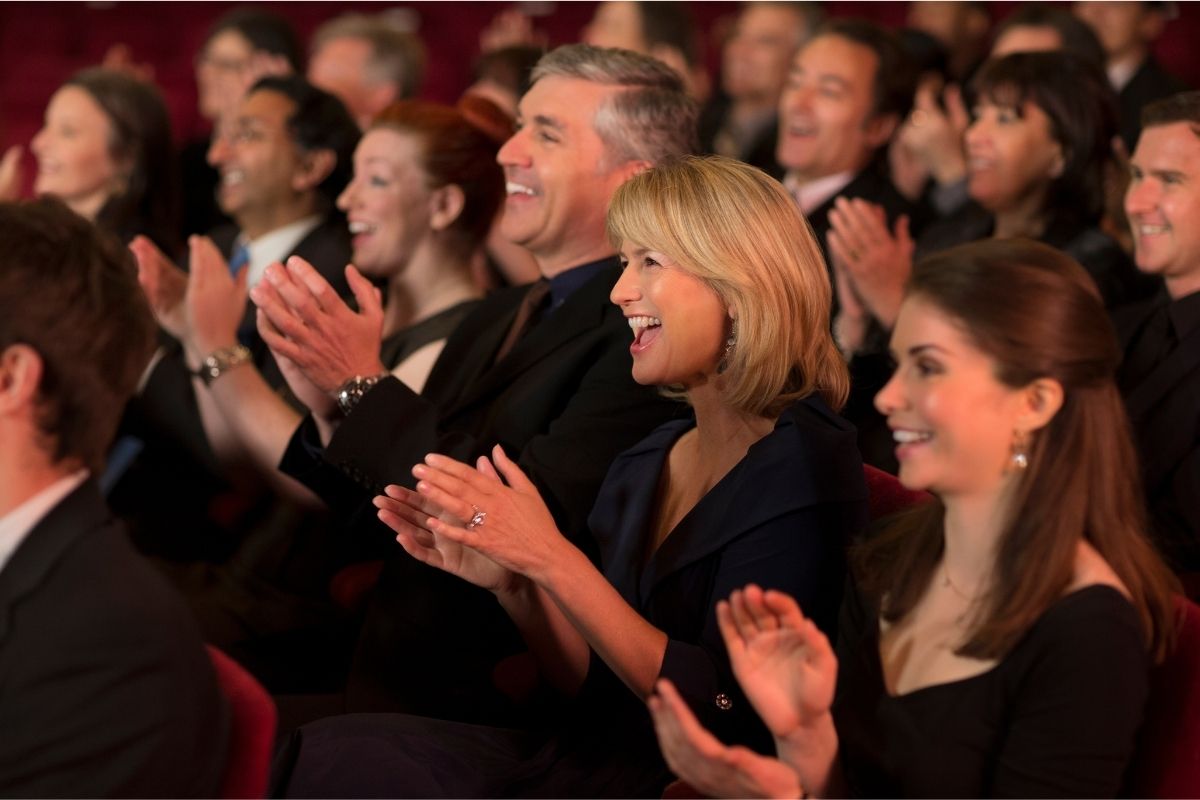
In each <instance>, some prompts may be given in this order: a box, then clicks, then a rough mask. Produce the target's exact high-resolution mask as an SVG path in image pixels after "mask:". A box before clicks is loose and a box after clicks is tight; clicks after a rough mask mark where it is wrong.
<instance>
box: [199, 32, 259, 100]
mask: <svg viewBox="0 0 1200 800" xmlns="http://www.w3.org/2000/svg"><path fill="white" fill-rule="evenodd" d="M253 56H254V47H253V45H251V44H250V40H249V39H247V38H246V37H245V36H242V35H241V34H240V33H238V32H237V31H235V30H233V29H231V28H230V29H226V30H223V31H221V32H220V33H218V34H217V35H216V36H213V37H212V38H211V39H209V40H208V42H207V43H206V44H205V45H204V49H203V50H201V52H200V55H199V56H198V57H197V58H196V91H197V94H198V98H197V100H198V104H199V108H200V114H201V115H202V116H203V117H204V118H205V119H208V120H217V119H219V118H221V117H222V116H225V115H227V114H231V113H233V111H234V110H235V109H236V108H237V104H238V101H240V100H241V99H242V95H243V94H245V93H246V89H247V88H249V82H250V80H251V74H252V70H251V61H252V59H253Z"/></svg>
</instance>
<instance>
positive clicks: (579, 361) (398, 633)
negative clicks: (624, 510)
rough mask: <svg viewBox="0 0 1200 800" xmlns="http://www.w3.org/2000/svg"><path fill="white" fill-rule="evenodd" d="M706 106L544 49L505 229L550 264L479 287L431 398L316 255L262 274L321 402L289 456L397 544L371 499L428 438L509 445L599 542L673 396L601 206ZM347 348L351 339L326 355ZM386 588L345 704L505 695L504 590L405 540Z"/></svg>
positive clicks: (606, 57) (619, 56)
mask: <svg viewBox="0 0 1200 800" xmlns="http://www.w3.org/2000/svg"><path fill="white" fill-rule="evenodd" d="M695 114H696V112H695V105H694V103H693V102H692V101H691V100H689V99H688V98H687V96H686V94H685V93H684V91H683V86H682V82H681V81H680V79H679V77H678V76H677V75H676V74H675V73H674V72H673V71H671V70H670V69H669V68H667V67H666V66H665V65H663V64H661V63H660V62H658V61H656V60H654V59H652V58H649V57H646V56H642V55H638V54H636V53H632V52H629V51H625V50H614V49H600V48H594V47H589V46H587V45H569V46H566V47H561V48H559V49H557V50H554V51H552V52H551V53H549V54H547V55H546V56H545V57H544V58H543V59H542V60H541V62H540V63H539V64H538V66H537V68H536V69H535V70H534V73H533V85H532V87H531V88H530V89H529V91H528V92H526V94H525V96H524V97H523V98H522V99H521V103H520V121H521V123H522V124H521V126H520V129H519V131H518V132H517V133H516V134H515V135H514V136H513V137H512V138H511V139H509V141H508V142H507V143H506V144H505V145H504V146H503V147H502V148H501V150H500V152H499V154H498V160H499V162H500V164H501V165H502V166H503V167H504V172H505V175H506V178H507V186H508V200H507V202H506V205H505V210H504V218H503V221H502V223H501V232H502V234H503V235H504V236H505V237H506V238H508V239H509V240H510V241H512V242H515V243H517V244H520V245H521V246H523V247H525V248H526V249H528V250H529V251H530V252H531V253H532V254H533V256H534V257H535V259H536V260H537V262H538V265H539V267H540V269H541V273H542V276H543V278H544V280H542V281H539V282H538V283H535V284H533V285H530V286H522V287H517V288H513V289H510V290H507V291H504V292H500V293H497V294H495V295H493V296H492V297H489V298H487V299H485V300H484V301H483V302H482V303H481V304H480V306H479V308H478V309H477V310H476V311H474V312H472V314H471V315H470V316H469V317H468V318H467V319H466V320H465V321H464V322H463V323H462V325H461V326H459V328H458V329H457V330H456V331H455V332H454V333H453V334H452V335H451V336H450V338H449V340H448V341H447V343H446V347H445V349H444V350H443V351H442V354H441V357H440V358H439V359H438V362H437V364H436V365H435V366H434V368H433V371H432V373H431V374H430V376H429V380H428V382H427V383H426V385H425V389H424V391H423V393H422V394H421V395H419V396H418V395H417V394H415V393H413V392H412V391H410V390H409V389H407V388H406V387H405V386H404V385H403V384H402V383H400V382H399V381H397V380H396V379H394V378H392V377H390V376H388V375H387V373H386V370H384V368H383V366H382V365H381V364H380V362H379V354H378V353H377V352H374V351H372V352H367V351H365V350H364V351H361V352H350V350H352V348H351V349H348V348H347V347H346V345H348V344H349V342H348V341H347V340H346V337H344V336H343V335H341V331H342V330H343V329H344V327H345V323H344V321H343V320H345V319H347V316H346V315H348V314H350V313H352V312H350V311H349V309H346V308H345V307H344V306H339V305H338V304H336V303H334V302H333V300H332V297H331V293H330V292H329V291H328V290H327V289H326V290H319V289H318V290H316V291H315V292H314V284H315V283H316V282H315V281H313V280H312V278H313V276H312V275H311V274H310V270H308V269H307V268H306V267H305V265H303V264H302V263H294V264H289V265H288V268H287V269H282V270H278V273H277V274H275V275H274V276H273V277H274V281H273V282H270V283H263V284H260V285H259V287H257V288H256V289H255V290H254V292H253V293H252V297H253V299H254V300H255V302H257V303H258V305H259V309H260V310H261V311H262V312H263V316H261V317H260V327H261V328H262V329H263V335H264V337H265V338H267V341H268V342H269V343H270V345H271V347H272V348H273V349H274V350H275V351H276V353H277V354H280V355H283V356H286V357H287V358H289V359H290V360H292V361H293V363H295V364H296V365H297V367H298V368H299V369H300V370H302V371H303V372H304V374H305V375H306V376H307V379H308V381H309V384H308V385H307V386H297V385H296V383H293V386H294V387H296V389H297V394H298V395H301V396H302V399H304V400H305V402H306V404H307V405H308V406H309V408H310V409H312V411H313V415H312V417H310V418H309V419H307V420H306V421H305V422H304V423H303V424H302V425H301V427H300V428H299V430H298V431H297V433H296V435H295V436H294V437H293V440H292V442H291V445H290V446H289V450H288V453H287V454H286V455H285V456H284V462H283V465H282V466H283V469H284V470H285V471H287V472H289V473H290V474H292V475H293V476H295V477H297V478H299V479H300V480H302V481H304V482H306V483H308V485H309V486H310V487H311V488H313V489H314V491H316V492H317V493H318V494H319V495H321V496H322V497H324V498H325V499H327V500H328V501H330V502H331V503H333V504H335V506H336V507H338V508H340V509H341V510H343V511H344V512H345V513H347V514H350V513H357V514H359V515H360V516H359V519H360V521H361V522H362V523H363V525H362V526H361V527H362V528H363V532H362V533H361V534H360V535H372V536H376V537H378V536H380V535H381V534H383V535H385V536H386V537H387V540H390V539H391V538H392V536H391V535H390V534H389V533H387V532H386V531H384V530H383V529H382V526H381V525H380V523H379V522H378V521H377V520H376V518H375V513H374V507H373V506H371V505H370V504H369V502H368V501H369V499H370V498H371V496H373V495H376V494H380V493H381V492H382V490H383V487H384V486H385V485H386V484H390V483H399V484H405V485H408V486H412V485H413V482H414V481H413V477H412V475H411V469H412V467H413V465H415V464H417V463H418V462H420V461H422V460H423V459H424V457H425V455H426V454H427V453H430V452H440V453H446V454H448V455H451V456H453V457H455V458H459V459H463V460H466V461H473V460H474V459H475V457H476V456H480V455H485V454H487V453H490V452H491V449H492V447H493V446H495V445H496V444H499V445H501V446H502V447H504V448H505V450H506V451H507V452H508V453H509V454H510V455H511V456H513V457H514V460H516V461H518V462H519V463H520V464H521V467H522V468H523V469H524V470H526V472H527V474H528V475H529V477H530V479H531V480H532V481H533V482H534V483H535V484H536V485H537V486H538V489H539V491H540V492H541V493H542V496H543V497H544V498H546V502H547V504H548V505H549V507H550V509H551V510H552V512H553V513H554V515H555V518H556V521H557V523H558V525H559V528H560V530H562V531H563V532H564V533H566V534H567V535H568V536H569V537H571V539H572V540H573V541H574V542H575V543H577V544H578V545H579V546H580V547H581V548H582V549H584V551H585V552H588V553H590V554H592V555H593V556H594V555H595V554H596V547H597V546H596V543H595V542H594V541H593V540H592V539H591V536H590V534H589V532H588V527H587V517H588V514H589V513H590V511H591V508H592V504H593V502H594V500H595V496H596V492H597V490H598V489H599V486H600V483H601V481H602V480H603V478H604V475H605V472H606V471H607V469H608V465H609V463H610V462H611V461H612V459H613V458H614V457H615V456H616V455H617V454H618V453H619V452H621V451H622V450H624V449H625V448H627V447H629V446H631V445H632V444H634V443H635V442H637V441H638V440H639V439H641V438H642V437H643V436H645V435H646V434H647V433H648V432H649V431H650V430H651V429H652V428H653V427H655V426H656V425H657V424H659V423H660V422H662V421H664V420H665V419H667V418H668V416H670V415H671V414H673V413H675V411H676V406H675V404H673V403H669V402H667V401H665V400H664V399H663V398H661V397H660V396H658V394H657V393H656V392H655V391H654V390H653V389H651V388H649V387H643V386H639V385H637V384H636V383H635V382H634V381H633V378H632V376H631V374H630V366H631V365H630V360H629V344H630V341H631V338H630V332H629V327H628V323H627V321H626V320H625V319H624V318H623V317H622V314H621V311H620V309H618V308H617V307H616V306H614V305H613V304H612V303H611V302H610V301H609V293H610V292H611V290H612V287H613V285H614V284H615V282H616V279H617V277H618V275H619V274H620V267H619V265H618V263H617V259H616V257H615V255H614V254H613V245H612V244H611V243H610V242H609V241H608V238H607V235H606V232H605V214H606V212H607V208H608V202H609V199H610V197H611V196H612V194H613V192H614V191H615V190H616V189H617V187H618V186H620V185H621V184H622V183H623V182H624V181H625V180H627V179H628V178H629V177H630V176H632V175H633V174H635V173H636V172H638V171H640V170H642V169H645V168H647V167H648V166H651V165H653V164H656V163H658V162H660V161H663V160H665V159H667V158H670V157H673V156H678V155H681V154H684V153H686V152H689V151H690V150H692V149H693V148H694V139H695V119H696V116H695ZM275 269H276V268H274V267H272V270H275ZM264 323H265V324H264ZM338 343H340V344H338ZM333 350H337V351H339V352H342V353H345V354H346V355H343V356H341V357H327V356H324V355H322V353H329V352H332V351H333ZM335 398H336V402H335ZM335 465H336V467H335ZM347 476H350V477H351V478H353V480H354V481H355V483H356V484H357V486H352V485H349V481H348V479H347ZM372 603H373V606H372V608H371V609H370V610H369V611H368V616H367V621H366V623H365V627H364V633H363V637H362V638H361V639H360V642H359V653H358V657H357V662H356V668H355V671H354V673H353V675H352V680H351V686H350V697H349V700H348V705H349V707H350V708H351V709H355V708H357V709H363V710H366V709H377V710H378V709H383V708H392V709H397V708H403V709H406V710H409V711H414V712H416V713H427V714H431V715H435V716H453V717H460V718H470V719H481V718H486V717H487V716H488V715H489V714H491V713H493V712H495V711H496V704H497V702H498V701H499V702H500V703H501V704H503V702H504V700H503V697H502V696H500V695H498V694H497V693H496V691H495V689H494V688H493V685H492V667H493V666H494V665H495V664H496V663H497V662H498V660H499V658H500V657H501V656H503V655H505V654H506V653H509V652H512V651H513V650H514V649H517V648H518V647H519V644H518V641H519V640H518V638H517V635H516V632H515V630H514V629H513V627H512V623H511V622H510V621H509V619H508V617H507V615H506V614H504V612H503V611H502V609H500V607H499V605H498V604H497V603H496V602H495V600H494V597H493V596H492V595H491V593H489V592H486V591H484V590H482V589H478V588H476V587H473V586H470V585H467V584H466V583H465V582H463V581H461V580H459V579H457V578H454V577H452V576H449V575H447V574H445V573H442V572H440V571H439V570H436V569H433V568H431V567H427V566H424V565H422V564H420V563H418V562H416V561H415V560H414V559H412V558H410V557H408V556H407V555H405V554H404V553H403V552H402V551H400V549H399V548H398V547H397V548H395V550H394V551H393V555H392V557H391V559H390V560H389V561H388V562H387V565H386V566H385V568H384V573H383V576H382V578H381V579H380V583H379V585H378V586H377V587H376V590H375V592H374V595H373V599H372ZM431 686H436V687H437V688H436V689H431V688H430V687H431Z"/></svg>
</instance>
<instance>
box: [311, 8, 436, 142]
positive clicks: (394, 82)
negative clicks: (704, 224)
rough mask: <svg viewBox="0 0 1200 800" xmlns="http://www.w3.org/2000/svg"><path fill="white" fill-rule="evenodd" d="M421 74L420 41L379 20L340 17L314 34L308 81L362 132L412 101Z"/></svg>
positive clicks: (418, 88) (422, 70)
mask: <svg viewBox="0 0 1200 800" xmlns="http://www.w3.org/2000/svg"><path fill="white" fill-rule="evenodd" d="M424 72H425V50H424V48H423V47H422V46H421V42H420V40H418V39H417V37H416V36H414V35H413V34H411V33H409V32H408V31H405V30H402V29H400V28H399V27H398V26H397V25H396V24H395V23H392V22H389V21H388V20H387V19H385V18H383V17H382V16H376V17H372V16H366V15H364V14H344V15H342V16H340V17H335V18H334V19H332V20H330V21H329V22H326V23H325V24H324V25H322V26H321V27H320V28H317V32H316V33H314V34H313V40H312V55H311V56H310V58H309V61H308V79H309V80H310V81H312V84H313V85H314V86H317V87H320V88H321V89H324V90H325V91H327V92H330V93H331V94H333V95H335V96H337V97H338V98H339V99H340V100H341V101H342V102H343V103H345V104H346V108H347V110H349V112H350V114H351V116H353V117H354V119H355V120H356V121H357V122H358V125H359V127H360V128H362V129H363V130H366V128H367V126H369V125H370V124H371V121H372V120H373V119H375V116H376V115H377V114H378V113H379V112H380V111H382V110H383V109H385V108H387V107H388V106H389V105H391V104H392V103H394V102H396V101H397V100H403V99H405V98H408V97H415V96H416V94H417V92H418V91H420V88H421V81H422V80H423V78H424Z"/></svg>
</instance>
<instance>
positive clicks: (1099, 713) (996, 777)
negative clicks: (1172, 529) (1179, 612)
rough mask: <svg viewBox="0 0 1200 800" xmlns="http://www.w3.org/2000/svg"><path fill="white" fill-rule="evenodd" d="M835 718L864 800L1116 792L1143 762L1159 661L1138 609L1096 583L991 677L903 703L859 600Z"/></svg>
mask: <svg viewBox="0 0 1200 800" xmlns="http://www.w3.org/2000/svg"><path fill="white" fill-rule="evenodd" d="M839 633H840V637H841V638H840V640H839V642H838V648H837V649H838V688H837V697H836V699H835V700H834V721H835V724H836V725H837V730H838V737H839V743H840V754H841V763H842V769H843V772H844V774H845V777H846V780H847V781H848V783H849V786H850V790H851V795H852V796H856V797H1113V796H1115V795H1116V793H1117V791H1118V790H1119V789H1120V786H1121V781H1122V778H1123V776H1124V773H1125V768H1126V766H1127V764H1128V761H1129V759H1130V757H1131V755H1132V753H1133V749H1134V741H1135V737H1136V733H1137V730H1138V726H1139V725H1140V723H1141V720H1142V714H1143V709H1144V705H1145V701H1146V696H1147V692H1148V685H1149V669H1150V659H1149V656H1148V654H1147V653H1146V649H1145V643H1144V636H1143V633H1142V628H1141V625H1140V623H1139V621H1138V618H1137V612H1136V611H1135V610H1134V608H1133V606H1132V605H1131V604H1130V603H1129V602H1128V601H1127V600H1126V599H1125V597H1124V596H1123V595H1121V594H1120V592H1118V591H1116V590H1115V589H1113V588H1111V587H1108V586H1090V587H1086V588H1084V589H1080V590H1079V591H1076V592H1073V593H1071V594H1069V595H1066V596H1065V597H1063V598H1061V599H1060V600H1059V601H1058V602H1056V603H1055V604H1054V605H1052V606H1051V607H1050V608H1048V609H1047V610H1046V612H1045V613H1044V614H1043V615H1042V616H1041V618H1040V619H1038V621H1037V622H1035V623H1034V625H1033V627H1031V628H1030V629H1029V631H1028V632H1027V633H1026V635H1025V636H1024V637H1023V638H1022V639H1021V640H1020V641H1019V642H1018V643H1017V645H1016V646H1015V647H1014V648H1013V649H1012V651H1011V652H1009V653H1008V654H1007V655H1006V656H1005V657H1004V658H1003V659H1001V660H1000V662H999V663H998V664H997V665H996V666H995V667H993V668H992V669H990V670H988V671H987V672H984V673H982V674H980V675H976V676H974V677H971V678H966V679H963V680H957V681H951V682H949V683H943V684H937V685H934V686H928V687H925V688H922V689H917V690H915V691H912V692H908V693H906V694H903V695H899V696H892V695H890V694H889V693H888V691H887V689H886V688H885V685H884V680H883V668H882V665H881V664H880V659H879V616H878V613H877V612H876V610H875V609H874V608H872V607H869V606H868V605H867V604H866V603H864V602H862V599H861V598H860V597H858V596H857V595H855V594H853V593H849V594H848V596H847V602H846V604H845V607H844V609H843V613H842V618H841V625H840V629H839Z"/></svg>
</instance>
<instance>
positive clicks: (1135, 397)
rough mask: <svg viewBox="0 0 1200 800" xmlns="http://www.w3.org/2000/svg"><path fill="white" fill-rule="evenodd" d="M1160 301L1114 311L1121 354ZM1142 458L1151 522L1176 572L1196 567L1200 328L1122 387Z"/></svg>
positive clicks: (1199, 549)
mask: <svg viewBox="0 0 1200 800" xmlns="http://www.w3.org/2000/svg"><path fill="white" fill-rule="evenodd" d="M1162 302H1163V300H1161V299H1159V300H1156V301H1150V302H1147V303H1143V304H1141V305H1139V306H1135V307H1131V308H1128V309H1125V310H1123V311H1121V312H1119V313H1118V314H1117V316H1116V324H1117V331H1118V333H1119V335H1120V337H1121V345H1122V348H1123V349H1124V351H1125V353H1126V355H1128V354H1129V352H1130V345H1131V344H1132V343H1133V342H1134V341H1135V340H1136V337H1137V335H1138V333H1139V332H1140V331H1141V330H1142V328H1143V327H1144V326H1145V324H1146V322H1147V321H1148V319H1149V317H1150V316H1151V315H1152V314H1153V313H1154V311H1155V310H1156V309H1157V308H1158V307H1159V306H1160V305H1161V304H1162ZM1125 407H1126V410H1127V411H1128V412H1129V419H1130V422H1131V423H1132V425H1133V431H1134V436H1135V439H1136V441H1137V444H1138V450H1139V451H1140V454H1141V461H1142V480H1143V483H1144V487H1145V492H1146V500H1147V505H1148V507H1149V510H1150V519H1151V527H1152V529H1153V532H1154V534H1155V537H1156V540H1157V542H1158V544H1159V546H1160V548H1161V549H1162V551H1163V553H1164V555H1165V556H1166V557H1167V559H1168V561H1170V562H1171V564H1172V566H1173V567H1174V568H1175V569H1176V570H1178V571H1180V572H1197V571H1200V327H1198V328H1194V329H1193V330H1192V331H1191V332H1190V333H1189V334H1188V335H1187V336H1185V337H1184V338H1183V339H1182V340H1180V341H1179V343H1178V344H1177V345H1176V346H1175V348H1174V350H1173V351H1172V352H1171V354H1170V355H1169V356H1168V357H1167V358H1166V360H1164V361H1163V362H1162V363H1161V364H1159V365H1158V366H1157V367H1155V368H1154V369H1153V371H1151V372H1150V374H1149V375H1147V376H1146V377H1145V378H1144V379H1143V380H1142V382H1141V383H1140V384H1139V385H1137V386H1135V387H1133V388H1132V389H1131V390H1127V391H1126V392H1125Z"/></svg>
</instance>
